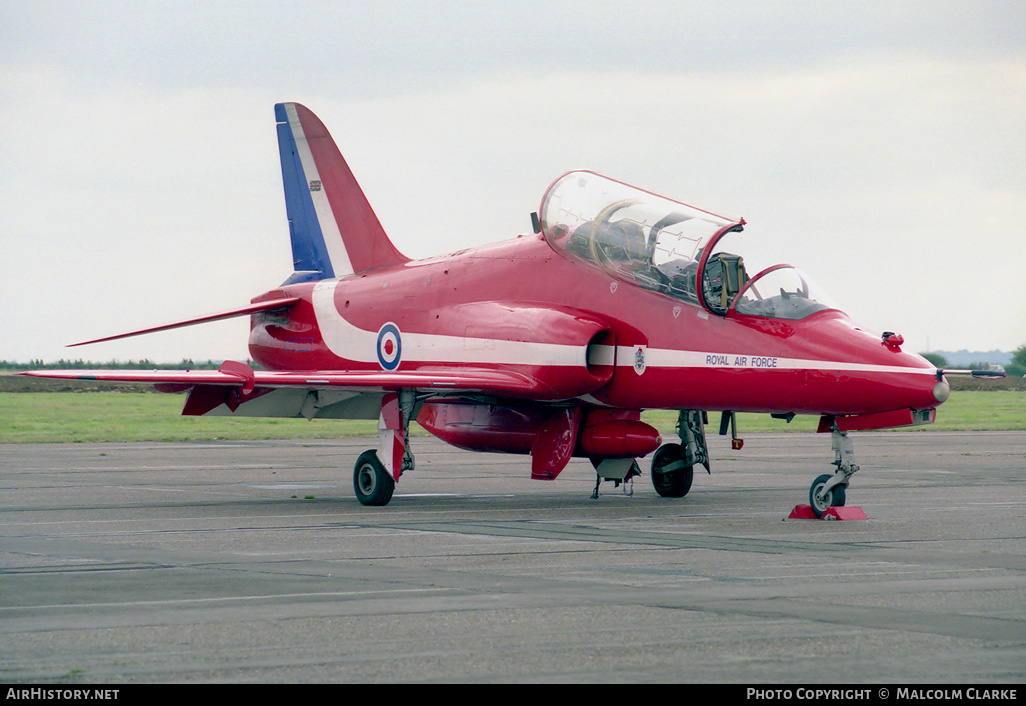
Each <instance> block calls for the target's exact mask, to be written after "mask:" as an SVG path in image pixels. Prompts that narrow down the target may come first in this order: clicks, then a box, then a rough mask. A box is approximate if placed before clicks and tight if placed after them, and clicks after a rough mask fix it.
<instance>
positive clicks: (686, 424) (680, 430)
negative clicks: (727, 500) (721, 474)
mask: <svg viewBox="0 0 1026 706" xmlns="http://www.w3.org/2000/svg"><path fill="white" fill-rule="evenodd" d="M705 422H706V418H705V413H704V412H701V411H699V410H696V409H682V410H681V411H680V413H679V414H678V415H677V435H678V436H679V437H680V442H681V443H679V444H663V445H662V446H660V447H659V448H658V449H657V450H656V452H655V454H654V455H653V456H652V485H653V486H654V487H655V491H656V492H657V493H658V494H659V495H661V496H662V497H664V498H683V497H684V496H685V495H687V494H688V491H689V490H691V481H692V480H693V479H694V466H695V464H696V463H700V464H702V465H703V466H705V470H706V471H708V470H709V448H708V446H706V443H705Z"/></svg>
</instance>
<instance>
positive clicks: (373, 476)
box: [353, 449, 395, 505]
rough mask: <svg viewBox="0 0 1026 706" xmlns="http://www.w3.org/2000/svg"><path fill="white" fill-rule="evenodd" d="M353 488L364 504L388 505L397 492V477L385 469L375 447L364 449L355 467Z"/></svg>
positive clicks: (357, 497) (358, 498)
mask: <svg viewBox="0 0 1026 706" xmlns="http://www.w3.org/2000/svg"><path fill="white" fill-rule="evenodd" d="M353 490H355V491H356V499H357V500H359V501H360V503H361V504H362V505H387V504H388V501H389V500H391V499H392V493H394V492H395V479H394V478H392V476H391V475H390V474H389V473H388V472H387V471H385V467H384V466H382V465H381V461H379V460H378V454H377V452H376V451H375V450H374V449H371V450H369V451H364V452H363V453H362V454H360V457H359V458H358V459H356V467H355V468H354V469H353Z"/></svg>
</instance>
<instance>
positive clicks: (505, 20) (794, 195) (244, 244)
mask: <svg viewBox="0 0 1026 706" xmlns="http://www.w3.org/2000/svg"><path fill="white" fill-rule="evenodd" d="M285 100H294V101H298V102H300V103H303V104H305V105H306V106H308V107H309V108H311V109H312V110H313V111H314V112H315V113H317V114H318V116H319V117H320V118H321V119H322V121H323V122H324V123H325V124H326V125H327V127H328V129H329V130H330V131H331V132H332V134H333V136H334V137H335V140H336V142H337V143H338V145H339V147H340V149H341V150H342V152H343V154H344V155H346V158H347V159H348V160H349V163H350V166H351V167H352V168H353V171H354V172H355V174H356V177H357V179H358V180H359V181H360V182H361V184H362V185H363V187H364V191H365V192H366V193H367V195H368V197H369V198H370V200H371V203H372V205H373V206H374V207H375V209H376V211H377V213H378V216H379V218H380V220H381V221H382V224H383V225H384V226H385V229H386V230H387V231H388V232H389V233H390V234H391V236H392V238H393V240H394V241H395V243H396V245H397V247H398V248H399V249H400V250H402V251H403V252H404V253H406V254H407V255H409V256H411V257H427V256H432V255H438V254H443V253H446V252H451V251H455V250H458V249H461V248H464V247H468V246H473V245H481V244H486V243H489V242H493V241H496V240H501V239H505V238H508V237H513V236H515V235H517V234H519V233H522V232H526V231H528V230H529V229H530V213H531V211H534V210H537V208H538V205H539V202H540V200H541V196H542V193H543V192H544V190H545V188H546V187H547V186H548V185H549V183H551V181H552V180H554V179H555V178H556V177H558V176H559V175H560V174H562V173H563V172H565V171H568V170H570V169H575V168H587V169H593V170H596V171H599V172H603V173H606V174H609V175H611V176H614V177H617V178H620V179H622V180H625V181H628V182H631V183H634V184H637V185H639V186H643V187H646V188H648V189H650V190H653V191H656V192H659V193H663V194H666V195H667V196H671V197H674V198H677V199H680V200H682V201H685V202H688V203H691V204H694V205H696V206H699V207H702V208H706V209H709V210H713V211H719V212H722V213H727V214H731V215H738V216H743V217H745V219H746V220H747V221H748V223H749V225H748V227H747V228H746V231H745V234H744V240H743V241H741V243H742V244H741V245H739V246H738V248H737V250H739V251H740V252H741V254H743V255H744V254H749V253H750V254H751V255H752V257H753V259H757V260H758V261H759V262H762V263H763V264H766V265H769V264H773V263H772V262H770V260H774V261H784V262H790V263H792V264H795V265H798V266H800V267H802V268H803V269H805V270H806V271H808V272H809V273H810V274H812V275H813V276H814V277H815V279H816V280H817V281H818V282H819V284H820V285H822V286H823V287H824V288H825V289H826V290H827V291H828V292H829V293H830V294H831V295H832V296H833V298H834V299H835V300H836V301H837V302H838V303H839V304H840V305H841V307H842V308H843V309H845V310H846V311H847V312H848V313H849V314H850V315H851V316H852V318H853V319H854V320H855V321H856V322H857V323H859V324H860V325H862V326H864V327H865V328H868V329H871V330H876V331H882V330H890V331H897V332H899V333H902V334H903V335H904V336H905V339H906V341H907V342H908V347H911V348H913V349H914V350H917V351H925V350H939V349H949V350H950V349H959V348H969V349H975V350H989V349H994V348H998V349H1003V350H1012V349H1014V348H1016V347H1018V346H1019V345H1022V344H1026V295H1024V293H1023V292H1024V287H1023V286H1022V278H1023V276H1024V275H1023V272H1024V268H1026V3H1023V2H1022V1H1021V0H1009V1H1008V2H987V1H986V0H983V1H981V0H976V1H974V2H945V1H943V0H933V1H929V2H925V1H924V2H893V0H888V1H887V2H873V1H866V2H857V3H856V2H828V1H823V0H820V1H816V2H813V1H810V2H786V1H782V0H778V1H776V2H772V3H752V2H732V1H724V0H716V1H714V2H682V1H679V0H678V1H677V2H644V1H640V0H634V2H631V3H624V2H622V1H621V2H581V1H577V2H560V1H559V0H545V1H544V2H540V1H539V2H535V1H534V0H516V1H512V0H511V1H509V2H489V1H486V0H460V1H451V2H442V1H434V2H415V1H413V0H406V1H399V0H396V1H388V0H373V1H371V0H368V1H366V2H364V1H360V2H356V1H354V2H325V3H316V2H300V1H297V0H290V1H288V2H258V1H253V0H247V1H245V2H241V1H240V2H217V1H216V0H202V1H201V2H186V1H183V0H179V1H176V2H164V3H158V2H138V0H131V1H128V2H113V1H106V2H92V1H83V0H74V1H69V2H53V1H46V0H5V1H4V2H3V3H2V4H0V118H2V125H3V128H2V132H0V248H2V249H0V296H2V306H0V359H6V360H17V361H28V360H30V359H35V358H41V359H43V360H46V361H51V360H57V359H59V358H62V357H65V358H84V359H87V360H94V361H106V360H110V359H113V358H117V359H120V360H127V359H139V358H149V359H151V360H154V361H157V362H171V361H177V360H180V359H182V358H185V357H192V358H197V359H199V358H203V359H205V358H208V357H211V358H236V359H242V360H245V359H246V357H247V355H248V354H247V350H246V335H247V331H248V321H247V320H245V319H244V320H236V321H232V322H224V323H218V324H210V325H206V326H199V327H193V328H191V329H181V330H177V331H171V332H167V333H162V334H156V335H152V336H147V337H141V338H135V339H127V340H124V341H120V342H113V343H108V344H99V345H95V346H90V347H86V348H72V349H67V348H65V345H66V344H68V343H72V342H75V341H80V340H83V339H88V338H91V337H97V336H101V335H105V334H110V333H116V332H119V331H123V330H128V329H132V328H141V327H145V326H149V325H154V324H158V323H163V322H166V321H171V320H175V319H178V318H186V317H191V316H196V315H200V314H204V313H209V312H213V311H218V310H221V309H227V308H232V307H235V306H239V305H243V304H246V303H248V302H249V300H250V299H251V298H252V297H253V296H255V295H257V294H260V293H262V292H263V291H266V290H268V289H271V288H273V287H275V286H277V285H278V284H280V283H281V281H283V280H284V279H285V278H286V277H287V276H288V274H289V273H290V271H291V253H290V250H289V244H288V226H287V222H286V218H285V208H284V198H283V195H282V186H281V172H280V167H279V163H278V153H277V143H276V136H275V130H274V114H273V104H274V103H275V102H280V101H285Z"/></svg>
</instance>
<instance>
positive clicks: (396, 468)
mask: <svg viewBox="0 0 1026 706" xmlns="http://www.w3.org/2000/svg"><path fill="white" fill-rule="evenodd" d="M416 405H417V396H416V393H415V391H414V390H410V389H405V388H404V389H401V390H399V392H398V393H389V394H386V395H385V396H384V397H383V398H382V400H381V412H380V414H379V415H378V448H377V449H370V450H369V451H364V452H363V453H362V454H360V458H358V459H357V460H356V467H355V468H354V469H353V490H355V491H356V499H357V500H359V501H360V503H361V504H363V505H387V504H388V501H389V500H391V499H392V493H393V492H395V482H396V481H397V480H399V476H400V475H402V473H403V471H409V470H412V469H413V467H414V460H413V454H412V453H411V452H410V421H411V420H413V419H414V418H415V417H416Z"/></svg>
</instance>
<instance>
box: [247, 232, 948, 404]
mask: <svg viewBox="0 0 1026 706" xmlns="http://www.w3.org/2000/svg"><path fill="white" fill-rule="evenodd" d="M282 294H284V295H287V296H299V297H301V298H302V300H303V301H302V302H301V303H300V304H299V305H297V306H295V307H293V308H292V309H291V310H289V311H288V312H287V314H284V315H275V314H266V313H260V314H256V315H254V317H253V326H252V331H251V336H250V352H251V355H252V357H253V359H254V360H255V361H257V362H258V363H259V364H260V365H262V366H264V367H266V368H268V369H274V370H368V371H370V370H382V369H398V370H407V371H408V370H418V369H425V370H438V369H440V368H450V369H451V368H457V369H458V368H459V367H460V366H471V367H474V368H495V369H502V370H514V371H518V372H524V373H525V374H529V375H532V376H534V377H536V378H538V379H541V380H553V381H558V382H559V383H565V382H566V381H567V380H568V379H570V378H574V376H576V378H579V379H580V384H579V385H571V386H570V388H569V389H573V390H574V392H576V393H577V394H576V397H578V398H580V399H583V400H584V401H585V402H589V403H592V404H594V405H597V406H603V407H612V408H619V409H632V410H636V409H702V410H732V411H748V412H769V413H785V414H786V413H792V412H793V413H796V414H828V415H858V414H871V413H877V412H883V411H888V410H896V409H914V410H924V409H930V408H935V407H936V406H937V405H938V404H939V403H940V402H942V401H943V399H944V398H946V391H947V390H946V383H945V382H943V381H940V380H938V378H937V375H936V369H935V368H934V367H933V366H932V365H931V364H930V363H929V362H928V361H926V360H925V359H924V358H922V357H921V356H919V355H916V354H912V353H906V352H903V351H901V350H900V347H898V346H895V345H889V344H888V343H886V342H885V341H883V340H882V338H881V336H880V335H878V334H874V333H871V332H869V331H866V330H863V329H861V328H859V327H857V326H855V325H854V324H853V323H852V322H851V321H850V320H849V319H848V317H847V316H846V315H845V314H844V313H842V312H840V311H838V310H836V309H827V310H823V311H817V312H815V313H813V314H810V315H809V316H806V317H805V318H802V319H798V320H782V319H775V318H767V317H763V316H751V315H744V314H741V313H738V312H737V311H734V310H731V311H729V312H727V313H725V314H717V313H712V312H710V311H708V310H707V309H706V308H703V307H702V306H700V305H698V304H696V303H694V302H690V301H686V300H683V299H681V298H676V297H673V296H669V295H667V294H663V293H659V292H654V291H650V290H647V289H644V288H641V287H637V286H632V285H631V284H629V283H626V282H624V281H621V280H619V279H616V278H614V277H611V276H610V275H609V274H608V273H607V272H605V271H604V270H602V269H601V268H599V267H596V266H592V265H590V264H588V263H584V262H581V261H577V260H573V259H571V258H568V257H566V256H565V255H563V254H561V253H559V252H556V251H555V250H554V249H553V248H552V247H550V246H549V244H548V242H547V241H546V240H545V239H544V238H542V237H541V236H537V235H527V236H521V237H519V238H516V239H513V240H508V241H503V242H500V243H496V244H494V245H490V246H486V247H482V248H477V249H472V250H466V251H463V252H459V253H455V254H453V255H449V256H446V257H442V258H434V259H427V260H421V261H412V262H409V263H406V264H403V265H398V266H394V267H389V268H383V269H380V270H375V271H371V272H365V273H361V274H356V275H350V276H348V277H342V278H338V279H333V280H328V281H322V282H319V283H304V284H298V285H290V286H287V287H284V288H282V289H280V290H275V291H273V292H269V293H268V294H266V295H264V297H260V298H258V300H259V299H262V298H266V297H273V296H281V295H282ZM255 301H256V300H255ZM553 312H558V314H559V315H554V314H553ZM386 325H387V326H386ZM389 366H394V367H389ZM576 378H574V379H576ZM554 387H557V388H559V387H560V386H559V384H556V385H555V386H554ZM560 389H564V388H560Z"/></svg>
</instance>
